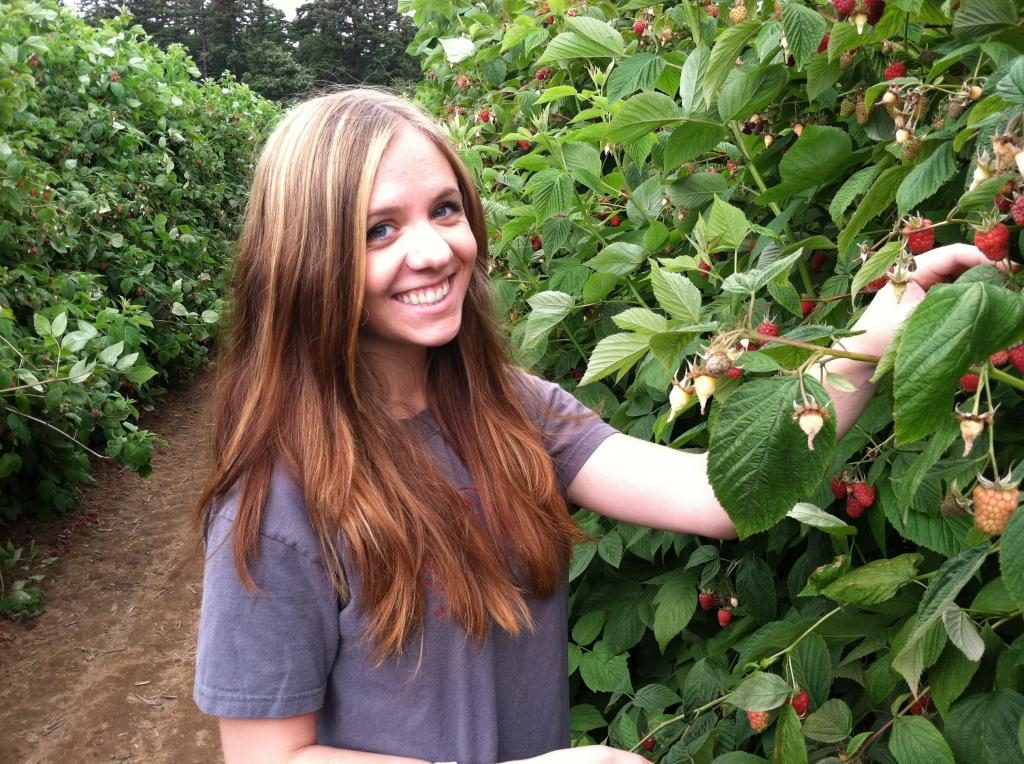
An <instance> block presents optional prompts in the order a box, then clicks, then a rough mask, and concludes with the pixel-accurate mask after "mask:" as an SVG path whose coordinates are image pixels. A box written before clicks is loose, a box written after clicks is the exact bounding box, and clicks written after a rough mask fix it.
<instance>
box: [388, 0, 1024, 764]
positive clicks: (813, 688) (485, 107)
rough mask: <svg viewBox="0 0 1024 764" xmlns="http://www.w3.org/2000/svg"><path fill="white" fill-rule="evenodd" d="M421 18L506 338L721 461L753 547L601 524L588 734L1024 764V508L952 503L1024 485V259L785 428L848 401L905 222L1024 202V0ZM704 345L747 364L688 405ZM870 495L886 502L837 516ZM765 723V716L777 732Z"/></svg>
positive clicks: (584, 622) (573, 671)
mask: <svg viewBox="0 0 1024 764" xmlns="http://www.w3.org/2000/svg"><path fill="white" fill-rule="evenodd" d="M402 7H403V8H404V9H408V10H410V11H412V12H413V14H414V18H415V21H416V23H417V25H418V27H419V30H420V31H419V34H418V36H417V38H416V40H415V41H414V42H413V44H412V46H411V48H410V49H411V50H413V51H415V52H416V53H418V54H421V55H422V58H423V68H424V72H425V81H424V82H423V83H421V86H420V89H419V98H420V100H421V102H422V103H423V104H425V105H426V106H427V108H429V109H430V110H432V111H433V112H434V113H435V114H436V115H437V116H438V117H440V118H441V119H442V120H443V121H444V122H446V123H447V125H448V127H449V129H450V131H451V135H452V138H453V140H454V142H455V143H456V145H457V147H458V149H459V151H460V152H461V155H462V156H463V157H464V159H465V161H466V163H467V164H468V165H469V167H470V168H471V170H472V172H473V173H474V174H475V177H476V179H477V181H478V183H479V185H480V187H481V188H482V189H483V195H484V200H485V209H486V213H487V219H488V223H489V226H490V234H491V254H492V256H493V258H494V261H495V268H494V282H495V283H494V286H495V294H496V296H497V299H498V303H499V306H500V307H501V308H502V309H503V310H505V311H506V312H507V314H508V317H509V318H510V320H511V326H512V329H511V344H512V348H513V352H514V354H515V357H516V358H517V360H518V361H519V362H520V363H522V364H524V365H527V366H530V367H532V368H534V369H535V370H537V371H538V372H539V373H541V374H543V375H545V376H547V377H548V378H551V379H555V380H559V381H561V382H562V383H563V384H564V385H565V386H566V387H567V388H569V389H571V390H573V391H574V392H575V394H576V395H577V396H578V397H579V398H580V400H582V401H584V402H585V403H587V404H588V405H590V406H592V407H594V408H595V409H597V410H598V411H600V412H601V413H602V415H603V416H604V417H605V418H606V419H608V420H609V421H610V422H611V423H612V424H613V425H615V426H616V427H617V428H619V429H620V430H622V431H624V432H627V433H629V434H632V435H635V436H637V437H640V438H645V439H650V440H655V441H658V442H662V443H666V444H669V445H671V446H673V447H676V448H682V447H687V448H689V447H696V448H707V449H708V450H709V452H710V455H709V474H710V478H711V482H712V485H713V487H714V489H715V491H716V494H717V496H718V498H719V500H720V501H721V502H722V504H723V506H724V507H725V508H726V510H727V511H728V512H729V514H730V516H731V517H732V519H733V520H734V522H735V523H736V525H737V527H738V528H739V530H740V534H741V537H742V539H743V540H742V541H738V542H731V543H723V544H717V543H715V544H705V543H702V542H701V540H700V539H696V538H691V537H686V536H681V535H676V534H671V533H664V532H659V531H654V530H649V529H643V528H634V527H629V526H625V525H618V524H616V523H613V522H611V521H608V520H605V519H603V518H600V517H598V516H596V515H594V514H592V513H589V512H586V511H582V512H580V514H579V515H578V519H579V521H580V523H581V524H582V525H583V526H584V527H585V528H586V529H587V530H588V531H590V532H591V533H593V534H595V535H596V536H599V537H601V538H602V539H604V540H603V541H601V542H594V543H589V544H583V545H580V546H579V547H578V549H577V551H576V554H575V556H574V558H573V561H572V564H571V567H570V577H571V580H572V585H573V595H572V601H571V605H572V613H573V616H572V622H571V627H572V628H571V641H570V645H569V655H570V661H569V666H570V681H571V683H572V691H573V703H574V710H573V735H574V739H575V740H576V741H577V742H580V743H586V742H595V741H603V740H606V739H607V740H608V741H610V743H611V744H613V745H616V746H619V747H622V748H632V747H634V746H636V744H637V743H638V742H639V741H640V740H641V739H643V738H644V737H645V736H647V735H648V734H649V733H652V734H653V740H654V741H655V747H654V748H653V750H652V751H651V756H652V757H655V758H657V759H658V760H660V761H662V762H671V763H673V764H674V762H682V761H699V762H718V763H719V764H727V763H728V762H748V761H762V762H764V761H775V762H784V763H785V764H790V763H791V762H800V761H836V760H838V758H837V755H838V754H842V756H844V757H846V758H845V759H844V760H851V761H885V762H940V761H954V760H955V761H970V762H988V761H993V762H994V761H1007V760H1014V761H1016V760H1024V750H1021V748H1020V745H1021V742H1020V740H1019V733H1020V729H1021V727H1020V723H1019V718H1020V709H1021V708H1022V704H1024V694H1022V692H1024V623H1022V619H1021V608H1022V606H1024V583H1022V581H1024V566H1022V563H1021V562H1020V561H1021V560H1024V524H1022V523H1024V520H1022V517H1021V513H1020V512H1018V513H1017V514H1016V515H1015V516H1014V518H1013V519H1012V520H1011V521H1010V524H1009V527H1008V529H1007V530H1006V532H1005V534H1004V536H1003V537H1002V538H1001V539H994V540H989V539H988V538H987V537H985V536H984V535H983V534H981V533H980V532H979V531H978V530H976V529H975V528H973V525H972V520H971V517H970V516H969V514H965V513H964V510H963V507H962V504H963V503H964V502H965V501H966V500H969V496H970V490H971V487H972V485H973V484H974V483H975V481H976V478H977V476H978V475H986V476H988V477H989V478H992V477H994V476H995V473H996V472H998V474H999V475H1006V473H1007V472H1008V471H1010V470H1011V468H1015V472H1014V476H1015V477H1016V478H1020V477H1022V475H1024V468H1021V466H1020V465H1021V464H1022V460H1024V449H1022V446H1021V444H1022V443H1024V437H1022V436H1024V430H1022V429H1021V422H1022V421H1024V401H1022V391H1024V379H1022V374H1021V373H1020V372H1019V371H1018V370H1017V369H1016V368H1014V367H1013V366H1011V365H1006V364H1003V365H1001V366H998V367H997V366H995V365H994V364H992V363H990V362H989V357H990V356H991V355H992V354H993V353H995V352H996V351H999V350H1003V349H1006V348H1009V347H1012V346H1014V345H1016V344H1018V343H1020V342H1021V341H1022V339H1024V299H1022V297H1021V276H1019V275H1018V276H1015V277H1008V276H1007V275H1006V274H1005V273H1004V272H1001V271H999V270H997V269H996V268H994V267H991V266H985V267H981V268H976V269H973V270H971V271H969V272H968V273H966V274H964V275H963V276H962V277H961V278H960V279H959V280H958V283H956V284H951V285H947V286H943V287H941V288H936V289H934V290H932V291H931V293H930V294H929V295H928V296H927V298H926V299H925V300H924V302H923V303H922V304H921V305H920V306H919V307H918V308H917V310H916V312H915V313H914V314H913V317H912V318H911V319H910V320H909V322H907V323H906V324H905V326H904V329H903V330H902V331H901V332H899V333H898V334H897V335H896V337H895V339H894V340H893V343H892V345H891V347H890V348H889V350H888V351H887V352H886V353H885V355H884V356H883V357H882V358H881V359H880V360H879V362H878V371H877V373H876V381H877V382H878V388H877V394H876V395H875V397H874V399H873V400H872V401H871V402H870V404H869V405H868V406H867V408H866V410H865V411H864V413H863V414H862V416H861V417H860V420H859V421H858V423H857V425H856V426H855V427H854V429H853V430H851V431H850V432H849V433H847V434H846V435H845V437H843V438H841V439H839V440H838V441H837V439H836V431H835V422H834V420H833V418H832V417H826V419H825V421H824V423H823V424H822V427H821V429H820V431H818V432H817V434H816V435H815V436H814V438H813V446H814V448H813V450H810V449H809V447H808V442H807V440H808V438H807V436H806V435H805V433H804V432H802V431H801V430H800V429H799V428H798V426H797V423H796V422H795V421H794V419H795V417H794V404H798V405H802V406H803V407H805V408H806V407H807V406H812V407H813V405H814V404H815V403H816V404H820V405H822V406H824V407H825V408H826V410H828V407H829V405H830V400H829V394H828V393H827V392H826V390H825V388H824V387H823V385H822V383H824V384H825V385H827V386H828V387H829V388H830V389H831V390H833V391H849V390H850V389H851V388H850V384H849V382H848V381H846V380H844V379H842V378H841V377H839V376H838V375H836V374H834V373H831V372H830V371H829V369H830V368H832V367H833V366H834V365H833V364H832V363H831V362H830V361H829V357H828V354H827V353H826V349H827V348H829V347H830V346H832V345H834V344H835V343H837V342H842V340H843V339H844V338H846V337H848V336H849V333H850V328H851V327H852V326H853V324H854V323H855V321H856V320H857V318H858V317H859V316H860V314H861V313H862V311H863V309H864V306H865V305H866V304H867V302H868V301H869V300H870V299H872V293H873V292H874V291H877V289H878V288H879V284H878V283H877V282H876V279H878V278H879V277H882V278H885V277H886V273H887V271H890V269H892V268H898V267H900V266H901V264H902V265H906V263H907V259H908V257H909V255H908V253H907V252H906V251H905V245H904V242H903V237H902V236H901V234H900V232H901V230H902V228H903V226H904V225H905V216H907V215H909V214H912V213H918V212H919V213H920V214H921V215H923V216H925V217H927V218H929V219H930V220H932V221H934V222H935V223H936V224H938V225H937V226H936V228H935V236H936V240H937V242H938V244H943V243H951V242H954V241H970V240H971V237H972V235H973V234H972V230H971V227H970V224H971V223H976V222H979V221H980V220H981V218H982V215H983V214H985V213H993V212H994V211H995V204H994V202H996V201H997V200H996V198H995V197H997V195H999V194H1005V193H1007V192H1009V194H1010V197H1012V193H1013V191H1014V190H1016V189H1020V190H1024V180H1022V178H1021V175H1020V172H1021V169H1024V153H1021V152H1022V149H1024V124H1022V117H1021V110H1022V106H1024V37H1022V36H1021V33H1020V30H1021V24H1022V19H1021V2H1020V0H961V2H960V3H959V4H956V3H954V4H949V3H947V4H940V3H937V2H932V0H924V1H923V2H922V1H920V0H893V1H892V2H889V3H888V5H887V6H886V7H885V8H884V10H882V11H881V12H878V11H879V10H880V9H878V8H876V11H875V15H874V16H873V19H872V20H873V22H874V23H872V24H865V25H864V26H863V29H861V30H858V29H857V27H856V25H855V23H854V21H853V20H843V19H837V18H836V11H835V8H834V6H833V5H832V3H831V2H824V1H822V2H814V1H813V0H806V1H805V2H797V1H796V0H780V2H779V3H777V4H775V7H774V8H773V4H772V3H764V4H762V5H761V6H760V7H758V6H756V5H755V4H753V3H748V4H747V6H746V10H747V14H748V18H747V19H746V20H742V21H740V22H739V23H733V22H732V21H731V20H730V19H729V15H730V14H729V10H730V8H729V6H728V5H726V4H722V5H721V6H719V7H717V8H715V7H714V6H709V5H706V4H704V3H700V4H698V3H694V2H667V3H661V4H653V5H652V4H648V3H632V4H627V5H624V6H623V5H621V4H613V3H610V2H588V3H581V2H573V0H548V2H546V3H528V2H525V0H505V1H504V2H500V3H499V2H493V1H490V0H484V2H479V3H470V2H468V0H454V1H453V2H443V3H439V2H435V1H434V0H406V2H404V3H403V6H402ZM858 8H859V9H861V10H864V7H863V6H862V5H858ZM712 10H713V11H717V14H715V13H712V12H711V11H712ZM637 22H643V23H642V24H638V23H637ZM638 28H639V29H642V34H639V35H638V33H637V29H638ZM826 33H827V35H828V39H827V40H825V39H823V35H824V34H826ZM896 61H900V62H902V63H904V64H905V65H906V67H907V72H906V76H905V77H899V78H896V79H894V80H892V81H885V79H884V76H883V72H884V71H885V69H886V68H887V67H888V66H889V65H890V64H892V63H894V62H896ZM888 91H892V92H891V94H890V95H887V92H888ZM844 101H845V102H846V103H845V104H844ZM858 101H859V102H860V104H859V105H858V104H857V103H856V102H858ZM898 129H903V130H906V131H907V133H906V134H902V133H901V134H899V140H897V130H898ZM1004 134H1005V135H1006V136H1007V138H1005V139H1003V138H1001V137H1000V136H1001V135H1004ZM993 138H995V139H996V140H995V141H993ZM908 139H909V140H908ZM982 151H987V152H988V154H989V155H992V156H995V157H998V160H995V159H994V160H993V161H992V165H991V166H990V167H989V168H988V170H987V174H989V175H991V176H992V177H991V178H989V179H988V180H985V179H984V177H983V176H984V175H985V174H986V173H985V172H982V171H981V170H980V169H977V168H978V164H977V162H976V160H975V157H976V156H977V155H978V154H980V153H981V152H982ZM1018 155H1019V156H1020V158H1019V159H1018V158H1017V157H1018ZM976 170H977V172H976ZM976 175H977V178H975V176H976ZM1007 183H1010V186H1009V187H1006V184H1007ZM1010 197H1007V198H1006V199H1004V200H1002V201H1003V202H1007V201H1011V198H1010ZM1003 220H1004V222H1006V223H1007V224H1008V225H1009V226H1010V231H1011V237H1010V238H1011V242H1010V253H1011V256H1012V257H1013V258H1014V259H1016V260H1017V261H1018V262H1019V261H1020V256H1021V236H1020V227H1019V226H1017V225H1016V224H1015V222H1014V221H1013V220H1012V219H1011V218H1010V216H1009V215H1008V214H1006V211H1005V210H1004V211H1003ZM887 288H888V287H887ZM911 288H913V287H911ZM769 317H770V318H771V319H772V320H773V321H774V322H775V323H776V324H777V326H778V327H779V335H780V336H779V338H778V339H777V340H775V341H770V342H769V341H767V338H766V337H758V336H757V333H756V330H757V328H758V326H759V324H761V322H762V321H765V320H766V319H768V318H769ZM759 341H761V342H766V343H767V344H763V345H762V346H760V347H758V342H759ZM744 343H746V344H744ZM712 344H715V345H716V348H717V349H722V350H724V351H726V352H729V353H731V354H732V355H733V356H734V363H735V364H736V365H738V366H739V367H741V368H742V370H743V373H742V375H740V376H739V377H738V378H736V377H734V376H727V375H724V374H723V375H722V376H720V377H719V378H718V379H717V382H716V389H715V391H714V395H713V397H712V398H711V399H710V401H709V402H708V403H707V406H708V411H707V413H706V414H704V415H702V414H701V412H700V410H699V407H698V405H697V402H696V401H692V402H691V403H689V404H688V406H687V407H685V408H684V409H683V411H682V412H681V413H680V414H679V416H678V417H676V418H675V419H674V420H673V421H672V422H671V423H670V422H668V402H667V398H668V394H669V391H670V389H671V384H670V383H671V381H672V379H673V377H675V378H676V379H677V380H679V381H680V382H682V383H683V384H684V385H685V384H687V383H688V382H692V381H693V379H694V378H695V377H697V376H699V375H700V374H701V373H702V371H701V370H700V368H699V367H700V366H701V365H702V364H703V363H704V362H705V361H704V360H703V358H702V354H706V353H707V352H708V350H709V348H710V346H711V345H712ZM822 360H824V361H825V362H826V363H825V371H824V372H822V371H821V368H820V366H817V365H816V364H817V362H819V361H822ZM691 365H692V366H693V367H697V368H691ZM968 371H973V372H975V373H979V374H980V375H981V381H980V384H981V390H980V394H979V396H978V398H977V399H975V397H973V396H970V395H968V394H966V393H965V392H964V391H963V390H962V388H961V386H960V383H959V378H960V377H961V376H962V375H963V374H965V373H966V372H968ZM800 375H803V379H802V384H801V381H800ZM812 399H813V400H812ZM975 405H977V409H976V410H977V411H978V412H979V413H984V412H986V411H988V410H990V409H991V408H994V407H996V406H998V410H997V413H996V416H995V424H994V426H991V427H989V428H988V429H987V430H986V431H985V432H984V433H983V434H982V436H981V437H980V438H979V439H978V440H977V442H976V443H975V444H974V448H973V450H972V452H971V453H970V454H969V455H965V454H964V444H963V442H962V441H961V438H960V431H959V428H958V423H957V419H956V415H955V412H954V406H959V408H960V410H961V411H963V412H968V413H969V412H971V411H972V410H975ZM833 477H836V478H838V481H837V486H838V488H837V490H840V492H841V493H843V494H844V496H843V497H842V498H840V499H836V498H835V496H834V494H833V490H832V487H831V486H830V483H831V482H832V478H833ZM859 482H866V483H868V484H869V485H871V486H872V487H874V489H875V498H874V502H873V503H872V505H871V506H870V507H869V508H867V509H866V510H864V511H863V513H860V512H858V511H856V510H857V507H856V505H854V504H851V505H850V506H851V508H852V509H853V510H854V511H853V512H852V513H851V514H847V512H846V509H847V501H848V500H847V498H846V496H845V492H846V489H845V487H844V485H845V484H846V483H850V484H852V483H859ZM686 491H687V486H686V485H680V486H679V492H680V495H685V493H686ZM965 494H966V499H965ZM699 592H704V593H711V595H712V600H713V605H712V607H711V610H710V612H705V611H704V610H701V609H700V608H699V607H696V606H695V600H696V597H697V594H698V593H699ZM707 602H708V600H707V598H706V597H705V598H704V603H705V604H707ZM720 610H731V611H732V614H733V616H734V617H733V620H732V622H731V623H729V624H728V625H727V626H726V627H724V628H723V627H721V626H720V625H719V619H718V616H719V613H718V612H717V611H720ZM725 620H728V619H725ZM648 687H657V688H658V689H657V691H654V690H647V688H648ZM798 690H803V691H806V692H807V695H808V706H809V707H808V709H807V711H808V713H807V716H806V718H801V716H800V714H799V713H798V712H797V710H796V709H795V708H794V706H793V705H791V704H790V701H791V700H792V699H793V697H794V696H795V695H797V692H798ZM914 693H919V694H921V695H927V696H928V697H929V699H930V702H929V703H928V704H924V703H915V697H914ZM801 702H802V701H801ZM747 710H756V711H762V710H764V711H768V712H770V714H771V726H770V727H769V729H768V730H767V731H766V732H765V733H764V734H763V735H762V736H758V735H755V734H754V733H753V732H752V731H751V729H750V725H749V723H748V721H747V718H746V714H745V711H747ZM643 750H646V748H644V749H643ZM830 757H831V758H830Z"/></svg>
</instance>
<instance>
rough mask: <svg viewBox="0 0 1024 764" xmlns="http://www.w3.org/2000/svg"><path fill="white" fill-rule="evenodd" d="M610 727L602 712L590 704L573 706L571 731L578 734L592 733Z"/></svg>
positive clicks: (570, 718)
mask: <svg viewBox="0 0 1024 764" xmlns="http://www.w3.org/2000/svg"><path fill="white" fill-rule="evenodd" d="M606 726H608V722H606V721H605V720H604V717H603V716H601V712H600V711H598V710H597V709H596V708H594V707H593V706H592V705H590V704H589V703H584V704H581V705H577V706H573V707H572V708H570V709H569V729H571V730H572V731H573V732H575V733H576V734H582V733H584V732H590V730H596V729H600V728H601V727H606Z"/></svg>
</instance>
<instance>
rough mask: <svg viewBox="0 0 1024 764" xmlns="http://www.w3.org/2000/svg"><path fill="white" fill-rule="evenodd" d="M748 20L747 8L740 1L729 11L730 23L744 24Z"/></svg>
mask: <svg viewBox="0 0 1024 764" xmlns="http://www.w3.org/2000/svg"><path fill="white" fill-rule="evenodd" d="M746 20H747V6H746V4H744V3H743V2H742V0H738V2H737V3H736V4H735V5H733V7H732V8H730V9H729V21H731V22H732V23H733V24H742V23H743V22H744V21H746Z"/></svg>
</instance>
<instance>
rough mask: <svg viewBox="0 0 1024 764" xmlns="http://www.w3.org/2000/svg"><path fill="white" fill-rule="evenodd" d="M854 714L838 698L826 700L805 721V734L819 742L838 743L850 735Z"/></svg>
mask: <svg viewBox="0 0 1024 764" xmlns="http://www.w3.org/2000/svg"><path fill="white" fill-rule="evenodd" d="M852 729H853V714H852V713H851V712H850V707H849V706H847V705H846V704H845V703H844V702H843V701H841V700H839V699H838V698H831V699H829V700H826V701H825V702H824V703H823V704H822V706H821V708H819V709H818V710H817V711H815V712H813V713H812V714H810V715H809V716H808V717H807V719H806V720H805V721H804V726H803V734H804V737H808V738H810V739H811V740H817V741H818V742H819V743H838V742H840V741H842V740H845V739H846V738H847V737H849V736H850V732H851V730H852Z"/></svg>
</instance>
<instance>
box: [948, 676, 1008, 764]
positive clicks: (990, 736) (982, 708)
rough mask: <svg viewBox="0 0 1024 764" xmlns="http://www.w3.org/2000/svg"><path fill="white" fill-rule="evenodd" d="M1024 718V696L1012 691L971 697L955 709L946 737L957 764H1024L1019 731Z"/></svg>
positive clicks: (949, 720)
mask: <svg viewBox="0 0 1024 764" xmlns="http://www.w3.org/2000/svg"><path fill="white" fill-rule="evenodd" d="M1022 717H1024V696H1022V695H1021V694H1020V693H1019V692H1016V691H1014V690H1010V689H998V690H996V691H995V692H991V693H988V694H985V695H972V696H971V697H969V698H965V699H964V700H961V701H960V702H959V703H957V704H956V705H955V706H953V708H952V710H951V711H950V713H949V716H948V717H947V718H946V724H945V729H944V732H945V738H946V742H948V743H949V746H950V748H952V749H953V756H954V758H955V760H956V761H957V762H977V763H978V764H1002V763H1003V762H1011V761H1024V751H1022V750H1021V745H1020V741H1019V740H1018V734H1017V730H1018V727H1019V724H1020V719H1021V718H1022Z"/></svg>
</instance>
